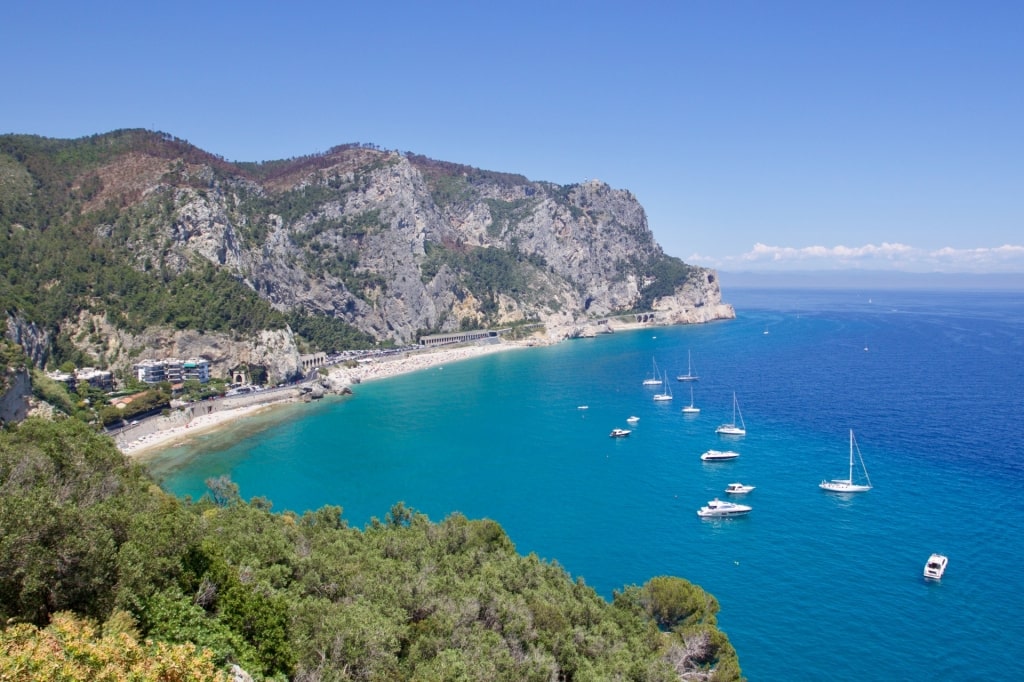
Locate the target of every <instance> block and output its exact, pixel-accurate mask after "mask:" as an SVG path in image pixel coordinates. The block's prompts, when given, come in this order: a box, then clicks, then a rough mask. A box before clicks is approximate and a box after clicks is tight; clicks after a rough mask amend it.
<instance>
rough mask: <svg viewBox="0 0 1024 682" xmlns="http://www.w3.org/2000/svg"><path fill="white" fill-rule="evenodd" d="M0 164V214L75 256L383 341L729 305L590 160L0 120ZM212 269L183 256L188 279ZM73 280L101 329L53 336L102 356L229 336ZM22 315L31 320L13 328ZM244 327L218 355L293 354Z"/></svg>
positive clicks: (13, 229) (54, 325) (211, 346)
mask: <svg viewBox="0 0 1024 682" xmlns="http://www.w3.org/2000/svg"><path fill="white" fill-rule="evenodd" d="M69 159H70V160H69ZM61 164H64V165H61ZM0 167H3V169H6V172H5V173H2V174H0V184H2V183H5V182H6V186H3V187H0V189H2V190H3V191H0V222H2V223H3V225H0V227H5V228H6V229H8V230H9V231H10V233H11V234H13V235H15V237H14V238H17V239H19V240H24V241H26V242H29V241H31V239H32V238H33V237H36V238H37V239H40V240H41V239H43V237H41V236H39V235H38V233H39V232H41V230H42V228H43V224H42V223H44V222H45V223H48V224H52V223H56V224H58V225H61V226H62V227H63V228H64V229H65V230H66V232H67V234H69V235H73V236H74V238H76V239H78V240H80V244H81V245H85V246H87V248H89V249H92V250H94V251H95V252H96V253H98V254H100V256H98V257H93V258H91V260H90V261H89V263H87V264H86V265H85V266H79V267H92V265H91V263H92V262H93V261H108V260H109V261H110V262H114V263H119V264H127V266H129V267H131V268H133V269H134V270H135V271H136V272H138V273H142V274H143V275H144V276H146V277H151V278H152V282H153V286H174V285H175V282H176V281H178V280H180V279H181V278H182V277H184V276H185V275H186V274H188V273H197V272H204V270H202V269H203V268H205V269H206V271H209V270H210V268H212V269H213V270H215V271H216V272H225V273H229V274H230V276H231V278H232V279H233V280H234V281H236V282H241V283H243V284H244V286H245V287H247V288H248V289H250V290H251V291H254V292H256V293H257V294H258V296H259V297H260V298H261V299H262V300H263V301H265V302H267V303H269V304H270V305H271V306H272V307H273V308H274V309H275V310H277V311H279V312H281V313H293V312H295V311H303V313H304V314H308V315H312V316H314V317H324V318H331V319H333V320H336V321H343V322H345V323H347V324H348V325H351V326H352V327H355V328H356V329H358V330H361V331H362V332H364V333H366V334H368V335H370V336H371V337H372V338H374V339H377V340H380V341H394V342H397V343H407V342H415V341H416V339H417V338H418V336H420V335H422V334H424V333H437V332H444V331H452V330H459V329H469V328H482V327H491V328H493V327H501V326H508V325H515V324H519V323H537V324H540V325H543V326H545V327H549V328H571V327H574V326H575V327H580V326H586V325H591V324H596V323H598V321H599V320H600V318H602V317H604V316H610V315H619V314H623V313H626V312H631V311H632V312H646V313H651V315H650V316H648V317H645V318H643V319H644V320H647V321H649V322H652V323H655V324H676V323H691V322H706V321H709V320H713V319H722V318H728V317H732V316H733V312H732V309H731V307H730V306H728V305H726V304H723V303H722V300H721V292H720V290H719V287H718V282H717V278H716V276H715V273H714V272H713V271H710V270H706V269H703V268H699V267H693V266H688V265H686V264H684V263H683V262H682V261H680V260H679V259H677V258H672V257H670V256H667V255H666V254H664V252H663V251H662V249H661V247H659V246H658V245H657V243H655V241H654V239H653V236H652V234H651V232H650V230H649V229H648V225H647V219H646V216H645V214H644V211H643V208H642V207H641V206H640V204H639V203H638V202H637V200H636V198H635V197H634V196H633V195H632V194H631V193H630V192H628V191H626V190H619V189H614V188H612V187H609V186H608V185H607V184H605V183H602V182H599V181H596V180H594V181H589V182H586V183H582V184H575V185H567V186H562V185H555V184H552V183H547V182H536V181H530V180H528V179H526V178H524V177H522V176H518V175H511V174H505V173H496V172H490V171H482V170H479V169H475V168H471V167H468V166H461V165H457V164H451V163H445V162H439V161H434V160H431V159H427V158H425V157H421V156H417V155H414V154H405V153H399V152H395V151H386V150H380V149H376V148H372V147H366V146H361V145H347V146H342V147H337V148H335V149H332V150H331V151H329V152H327V153H325V154H321V155H317V156H311V157H305V158H301V159H293V160H289V161H276V162H267V163H261V164H242V163H238V164H234V163H228V162H226V161H224V160H223V159H219V158H217V157H214V156H212V155H210V154H207V153H205V152H202V151H201V150H198V149H196V148H194V147H192V146H191V145H188V144H187V143H185V142H183V141H181V140H176V139H174V138H171V137H169V136H166V135H160V134H156V133H149V132H146V131H119V132H116V133H110V134H107V135H100V136H94V137H92V138H85V139H83V140H70V141H67V140H65V141H53V140H42V139H41V138H31V137H26V136H3V137H0ZM55 178H56V179H55ZM57 179H59V180H60V182H57ZM61 183H63V185H62V184H61ZM40 186H42V187H43V190H39V191H32V190H33V188H36V189H37V190H38V188H39V187H40ZM43 200H46V201H48V202H50V203H49V204H47V205H45V206H42V205H38V202H40V201H43ZM33 221H36V222H37V224H33ZM50 234H51V235H52V234H54V231H53V230H51V233H50ZM50 238H52V236H51V237H50ZM102 266H103V264H102V263H97V264H96V267H102ZM59 279H60V278H59V277H58V280H59ZM211 281H212V278H211V277H210V276H209V275H202V276H200V275H196V276H195V277H193V279H192V280H190V283H189V285H188V286H193V287H194V286H197V285H200V286H201V285H202V284H203V282H211ZM197 282H198V284H197ZM85 286H86V287H88V286H89V285H88V284H86V285H85ZM81 288H83V287H82V286H78V287H77V289H81ZM108 288H116V283H115V284H114V285H111V286H110V287H108ZM77 289H76V290H77ZM80 295H81V296H82V300H81V303H80V304H79V305H80V307H81V308H85V307H88V308H89V309H90V311H91V314H93V315H100V316H103V317H105V318H106V319H107V320H108V321H109V326H110V327H111V328H114V332H113V333H107V334H103V335H98V334H97V332H96V331H95V330H96V328H97V326H100V327H102V326H103V325H102V324H99V325H97V323H95V322H94V323H93V324H92V325H91V326H90V327H89V328H88V330H86V331H85V333H82V332H81V331H79V332H78V333H76V334H74V335H70V342H71V343H73V344H76V345H77V346H78V347H79V348H80V349H82V350H83V351H84V349H85V348H86V347H87V346H90V353H91V354H92V355H93V357H102V358H103V359H104V360H105V361H106V362H107V363H108V364H112V365H117V364H119V363H120V364H121V365H126V364H127V363H128V362H129V359H130V358H135V357H139V356H140V353H144V354H145V355H146V356H152V355H156V356H163V357H167V356H169V355H172V354H177V355H179V356H187V355H190V354H197V355H210V354H211V353H213V354H218V353H220V352H221V349H223V348H224V347H225V345H226V344H228V343H229V342H228V341H225V340H224V339H223V338H220V337H218V336H216V335H212V334H210V333H209V332H208V331H207V332H206V333H205V334H204V333H202V332H203V331H205V330H203V329H202V327H201V326H199V327H196V326H195V325H197V324H198V323H197V322H196V320H197V319H198V318H199V317H200V315H199V314H197V313H195V312H194V311H192V312H188V313H182V312H180V311H179V312H168V313H165V314H163V320H161V319H158V318H160V315H153V316H151V317H152V318H153V319H149V320H148V323H147V324H146V325H145V332H141V331H140V330H139V328H138V327H139V324H135V325H134V328H133V329H131V330H126V329H125V328H124V327H125V325H126V323H125V322H124V317H125V316H123V315H121V316H119V314H117V313H116V311H115V312H112V311H111V305H110V304H109V303H108V302H107V301H109V296H110V293H109V292H107V291H104V292H100V293H96V292H83V293H81V294H80ZM179 295H180V292H179ZM104 296H107V297H108V298H103V297H104ZM23 298H25V297H23ZM29 299H31V292H30V294H28V295H27V299H26V300H29ZM9 307H10V306H9ZM40 307H42V306H40ZM66 307H68V308H73V307H74V306H66ZM239 317H240V318H241V319H242V320H245V319H246V318H245V315H240V316H239ZM16 319H17V320H19V322H18V324H17V325H15V326H14V327H12V323H11V322H10V321H9V323H8V328H9V329H15V330H17V331H18V333H19V334H20V335H21V337H23V338H29V337H31V338H42V335H45V334H46V333H47V332H48V331H49V330H52V331H53V332H59V331H62V330H63V331H67V329H69V328H71V327H75V325H76V324H77V322H76V320H75V319H74V318H71V319H61V320H33V319H24V320H23V319H22V317H18V318H16ZM33 323H34V324H38V325H41V326H42V329H41V330H37V331H36V332H31V333H29V332H30V331H31V330H32V329H33V328H32V326H31V325H32V324H33ZM233 324H234V323H233ZM162 326H163V329H162ZM282 326H283V325H278V331H280V328H281V327H282ZM75 328H76V329H77V327H75ZM190 331H194V332H196V333H198V334H199V335H200V336H199V337H197V336H196V334H191V335H190V333H189V332H190ZM255 331H256V330H254V329H252V328H250V329H240V328H236V329H234V330H233V331H231V332H229V333H227V334H226V338H228V339H233V340H232V341H231V343H236V342H237V340H238V339H237V337H238V336H239V335H241V336H246V337H248V338H247V339H246V340H245V341H244V343H248V344H251V345H252V347H251V348H250V350H248V351H247V350H245V349H243V348H237V347H236V348H235V349H234V350H232V351H230V352H228V351H224V353H223V354H224V356H225V357H227V356H229V355H230V356H231V359H230V360H227V359H225V360H224V362H225V363H227V364H230V362H237V361H240V360H241V358H242V356H243V355H245V354H246V353H250V354H251V355H252V361H253V362H264V361H265V362H271V363H273V362H274V361H273V360H272V359H271V358H275V357H277V356H278V354H279V353H283V354H284V355H286V356H288V360H287V361H284V362H285V364H286V365H287V364H289V363H291V361H292V360H291V358H292V357H293V356H296V355H297V347H296V343H295V342H294V341H292V342H290V343H289V342H286V341H284V340H282V339H281V338H280V337H279V336H277V335H271V336H270V337H266V338H262V339H260V337H259V334H256V333H254V332H255ZM37 332H38V333H37ZM99 336H102V338H98V337H99ZM324 350H331V349H324ZM150 351H152V352H150ZM218 362H219V361H218ZM279 370H280V371H281V372H286V371H287V367H285V366H282V367H280V368H279ZM277 371H278V370H275V374H276V372H277Z"/></svg>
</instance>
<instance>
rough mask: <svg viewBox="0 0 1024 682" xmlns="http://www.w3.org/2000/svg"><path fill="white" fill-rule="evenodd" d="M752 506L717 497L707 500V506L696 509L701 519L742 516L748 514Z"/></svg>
mask: <svg viewBox="0 0 1024 682" xmlns="http://www.w3.org/2000/svg"><path fill="white" fill-rule="evenodd" d="M752 509H753V507H749V506H747V505H745V504H736V503H735V502H723V501H722V500H720V499H718V498H717V497H716V498H715V499H713V500H711V501H709V502H708V504H707V506H705V507H701V508H700V509H698V510H697V516H699V517H701V518H703V519H715V518H725V517H728V516H743V515H744V514H749V513H750V512H751V510H752Z"/></svg>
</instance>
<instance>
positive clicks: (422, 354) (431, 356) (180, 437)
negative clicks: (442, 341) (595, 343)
mask: <svg viewBox="0 0 1024 682" xmlns="http://www.w3.org/2000/svg"><path fill="white" fill-rule="evenodd" d="M525 347H526V345H525V344H517V343H509V342H501V343H489V344H483V345H470V346H457V347H454V348H432V349H427V350H422V351H413V352H410V353H405V354H402V355H397V356H395V357H383V358H374V359H371V360H369V361H366V362H362V363H360V364H359V366H358V367H353V368H346V367H342V366H334V367H329V368H327V369H328V380H329V382H330V383H331V384H332V385H335V386H338V385H349V386H354V385H358V384H360V383H363V382H367V381H376V380H380V379H388V378H391V377H395V376H399V375H401V374H408V373H410V372H416V371H419V370H423V369H429V368H433V367H439V366H443V365H445V364H449V363H453V362H459V361H461V360H468V359H470V358H476V357H480V356H482V355H489V354H491V353H498V352H503V351H508V350H512V349H515V348H525ZM297 399H298V398H297V394H296V392H290V393H287V394H284V395H282V394H280V393H271V392H268V393H267V395H266V399H265V400H258V401H257V402H254V403H252V404H248V405H245V406H241V407H237V408H233V409H226V410H223V409H222V410H219V411H217V412H213V413H212V414H203V415H199V416H195V417H192V418H191V419H189V418H188V417H187V416H186V415H185V414H184V413H181V414H176V415H173V416H172V417H171V418H165V417H161V418H159V419H161V420H165V421H164V422H163V423H162V424H159V425H158V426H156V427H155V429H153V430H151V431H150V432H149V433H147V434H146V435H144V436H142V437H140V438H138V439H135V440H131V441H123V440H122V439H116V440H117V444H118V447H119V448H120V450H121V452H123V453H124V454H126V455H128V456H129V457H141V456H142V455H144V454H152V453H153V452H154V451H157V450H161V449H164V448H169V447H173V446H175V445H179V444H181V443H183V442H185V441H186V440H188V439H189V438H192V437H193V436H196V435H198V434H200V433H204V432H209V431H211V430H213V429H216V428H220V427H222V426H224V425H225V424H228V423H230V422H233V421H236V420H238V419H244V418H246V417H251V416H253V415H255V414H257V413H259V412H263V411H265V410H268V409H273V407H274V406H275V405H281V404H285V403H289V402H295V400H297Z"/></svg>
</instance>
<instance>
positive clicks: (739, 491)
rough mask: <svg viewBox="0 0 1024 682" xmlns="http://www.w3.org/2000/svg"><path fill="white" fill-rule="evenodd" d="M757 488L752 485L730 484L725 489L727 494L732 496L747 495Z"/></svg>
mask: <svg viewBox="0 0 1024 682" xmlns="http://www.w3.org/2000/svg"><path fill="white" fill-rule="evenodd" d="M755 487H756V486H752V485H743V484H742V483H730V484H729V485H727V486H726V487H725V492H727V493H729V494H730V495H746V494H747V493H749V492H750V491H751V490H753V489H754V488H755Z"/></svg>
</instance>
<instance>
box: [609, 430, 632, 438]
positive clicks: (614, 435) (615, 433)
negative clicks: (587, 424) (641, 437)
mask: <svg viewBox="0 0 1024 682" xmlns="http://www.w3.org/2000/svg"><path fill="white" fill-rule="evenodd" d="M631 433H633V432H632V431H630V430H629V429H612V432H611V433H609V434H608V435H609V436H611V437H612V438H625V437H626V436H628V435H629V434H631Z"/></svg>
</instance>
